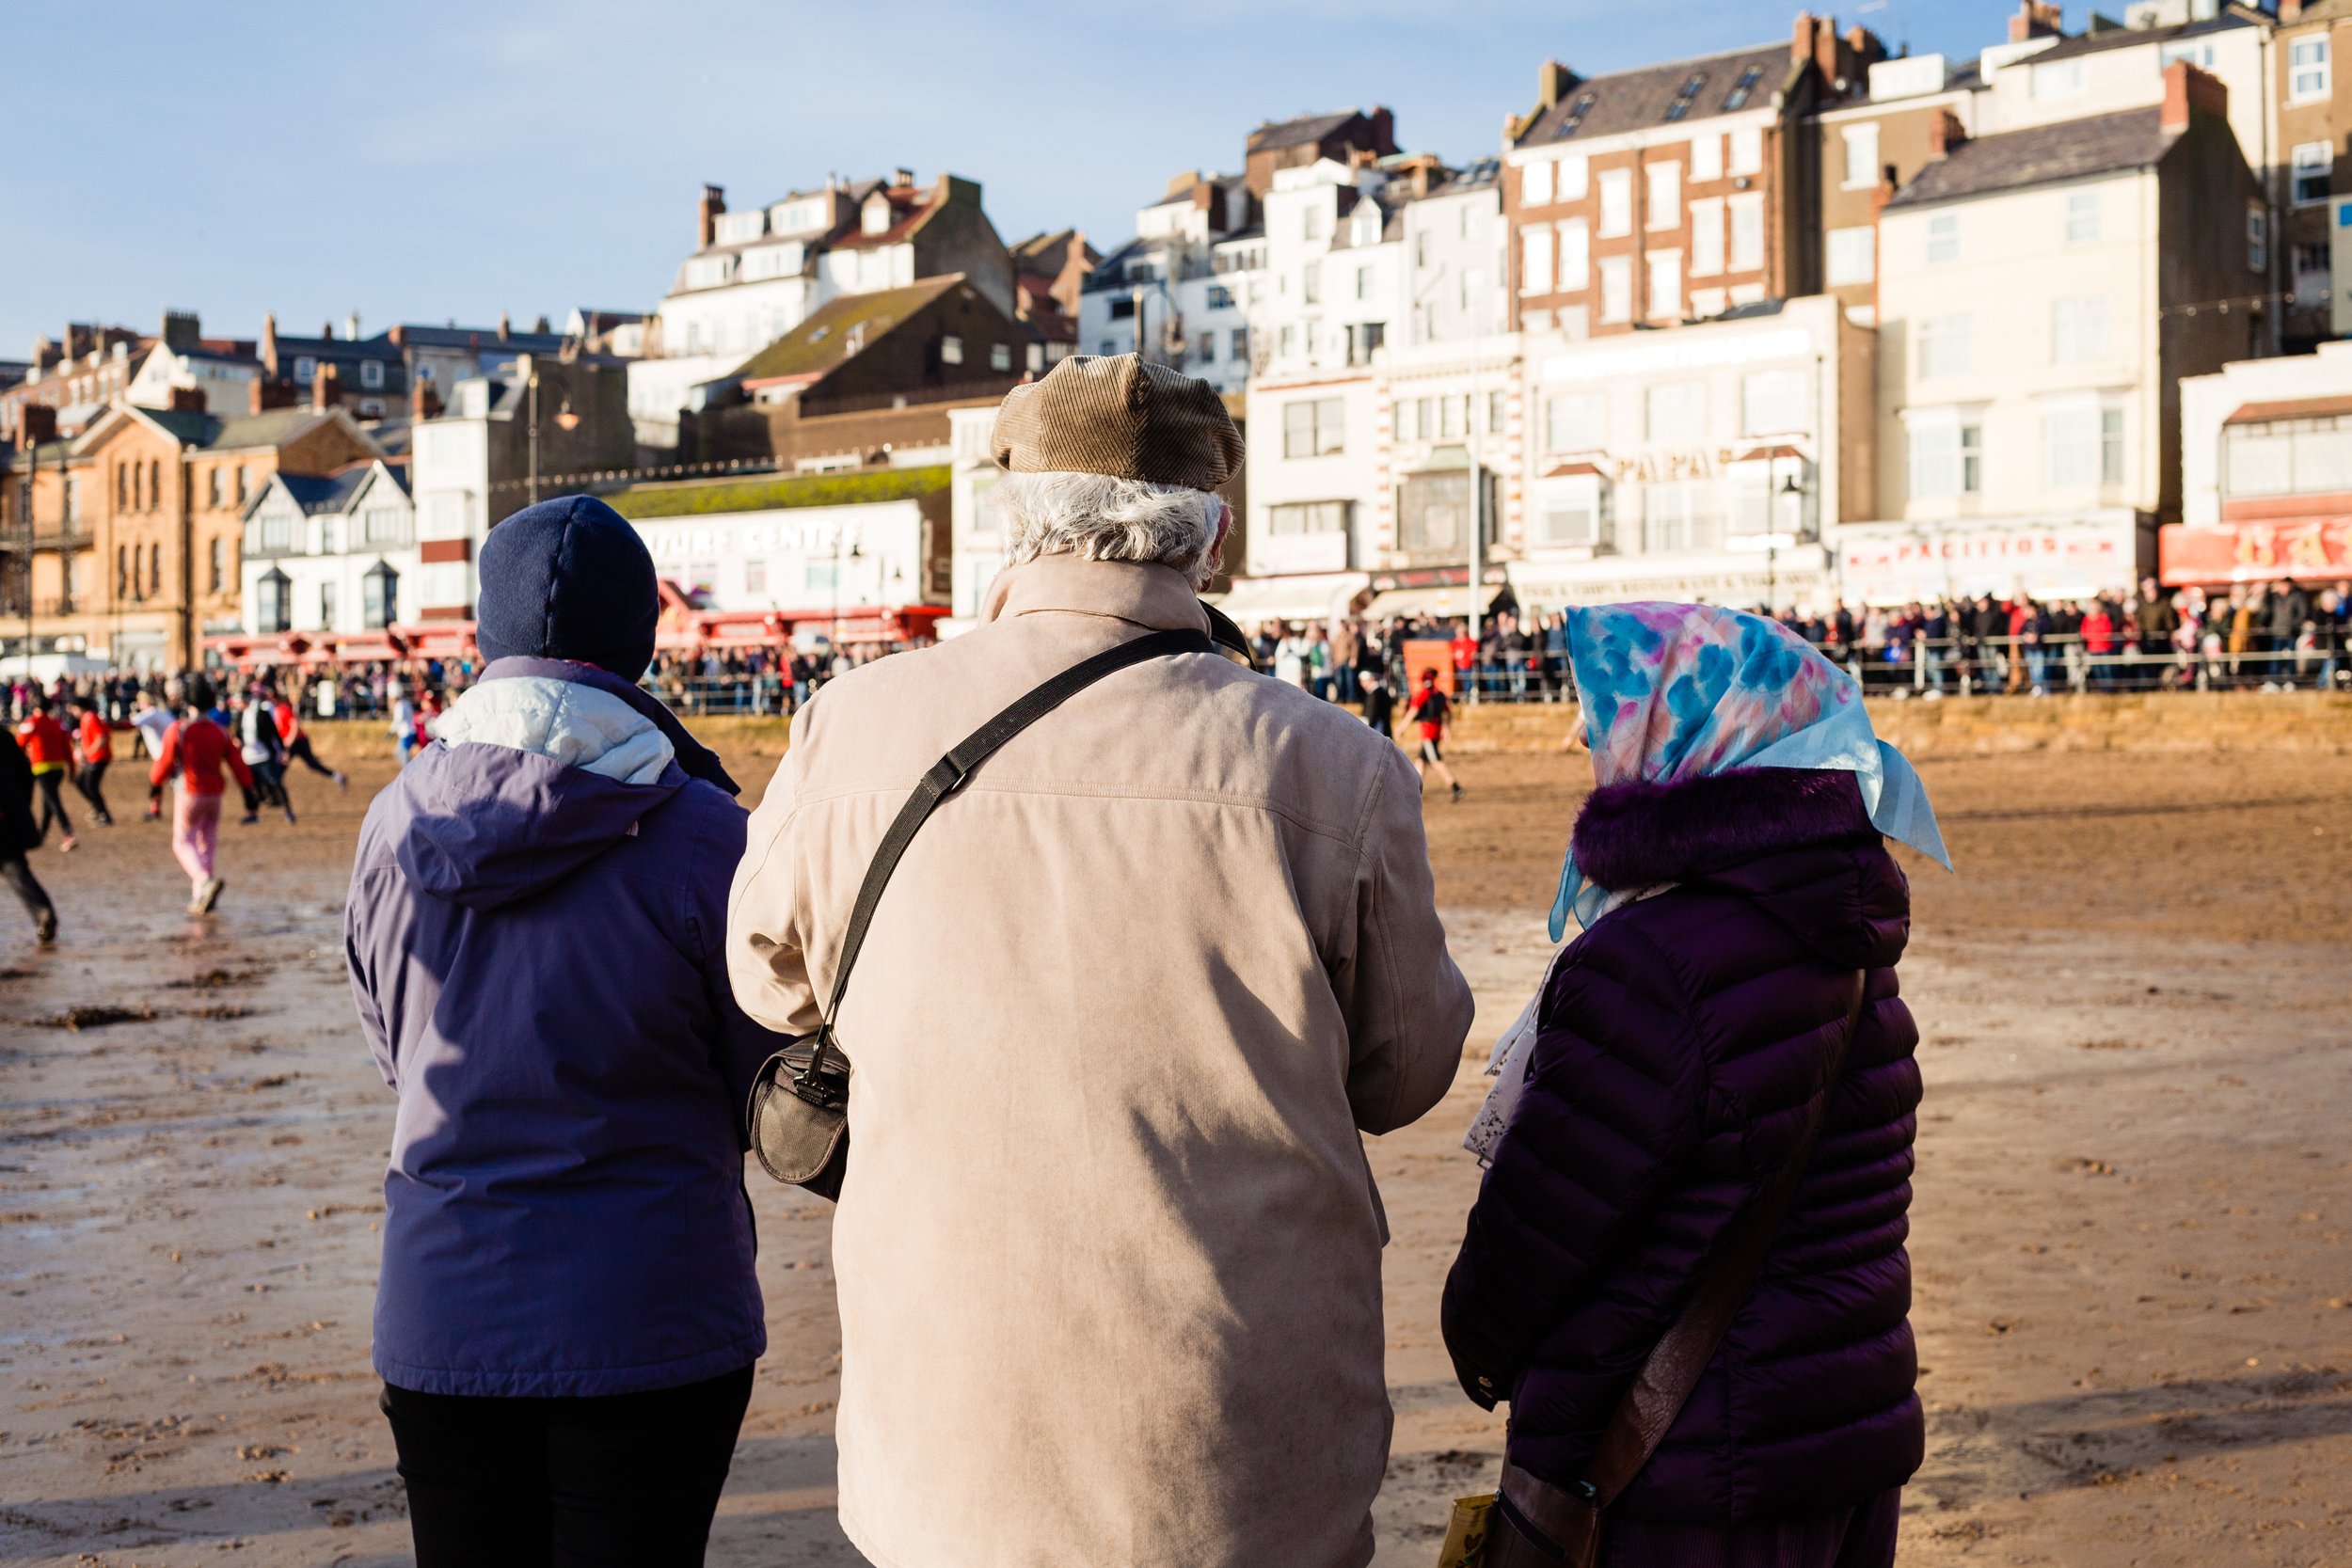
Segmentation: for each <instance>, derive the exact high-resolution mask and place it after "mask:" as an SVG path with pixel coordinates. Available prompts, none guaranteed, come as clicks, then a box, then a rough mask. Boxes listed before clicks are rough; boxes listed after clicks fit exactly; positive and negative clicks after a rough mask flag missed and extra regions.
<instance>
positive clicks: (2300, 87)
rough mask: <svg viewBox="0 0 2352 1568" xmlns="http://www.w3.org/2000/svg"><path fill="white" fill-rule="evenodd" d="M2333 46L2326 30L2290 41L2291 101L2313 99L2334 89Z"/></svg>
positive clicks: (2288, 60)
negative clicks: (2331, 48) (2330, 47)
mask: <svg viewBox="0 0 2352 1568" xmlns="http://www.w3.org/2000/svg"><path fill="white" fill-rule="evenodd" d="M2332 53H2333V51H2332V50H2330V49H2329V47H2328V35H2327V34H2326V33H2312V34H2310V35H2308V36H2306V37H2303V38H2299V39H2296V40H2294V41H2293V42H2291V43H2289V44H2288V45H2287V102H2288V103H2316V102H2318V101H2319V100H2320V99H2323V98H2326V97H2327V96H2328V93H2329V92H2330V91H2331V90H2333V87H2334V77H2333V72H2332V66H2333V62H2332V61H2331V59H2330V58H2329V56H2330V55H2331V54H2332Z"/></svg>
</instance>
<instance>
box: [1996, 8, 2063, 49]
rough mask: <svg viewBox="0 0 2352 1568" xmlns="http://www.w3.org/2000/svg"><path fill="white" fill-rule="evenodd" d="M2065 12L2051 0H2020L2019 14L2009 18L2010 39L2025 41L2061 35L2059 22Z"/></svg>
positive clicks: (2012, 40)
mask: <svg viewBox="0 0 2352 1568" xmlns="http://www.w3.org/2000/svg"><path fill="white" fill-rule="evenodd" d="M2065 14H2066V13H2065V11H2064V10H2063V9H2062V8H2060V7H2059V6H2057V5H2054V4H2050V3H2049V0H2018V6H2017V14H2016V15H2015V16H2012V17H2010V19H2009V41H2010V42H2011V43H2023V42H2025V41H2026V40H2028V39H2046V38H2058V37H2061V36H2063V33H2062V29H2061V28H2060V27H2059V25H2058V24H2059V22H2060V21H2061V20H2062V19H2063V17H2064V16H2065Z"/></svg>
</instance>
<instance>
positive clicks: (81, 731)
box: [73, 697, 115, 828]
mask: <svg viewBox="0 0 2352 1568" xmlns="http://www.w3.org/2000/svg"><path fill="white" fill-rule="evenodd" d="M73 712H74V715H75V718H74V721H73V749H74V751H75V752H77V753H78V755H79V760H80V763H81V767H80V769H79V770H78V771H77V772H76V773H75V774H74V775H73V787H74V788H76V789H78V790H80V791H81V792H82V799H83V800H87V801H88V802H89V809H90V815H91V816H95V817H97V818H98V825H99V826H100V827H102V828H111V827H113V826H114V825H115V814H114V813H113V812H111V811H108V810H107V809H106V769H107V768H109V767H110V766H112V764H113V762H114V760H115V736H114V731H113V730H112V729H110V728H109V727H108V726H107V723H106V720H105V716H104V715H103V714H102V713H100V712H99V711H98V699H97V698H95V697H76V698H74V699H73Z"/></svg>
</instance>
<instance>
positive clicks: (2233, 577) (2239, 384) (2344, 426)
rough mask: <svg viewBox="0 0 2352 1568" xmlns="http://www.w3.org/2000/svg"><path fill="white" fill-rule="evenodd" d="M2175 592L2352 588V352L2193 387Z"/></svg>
mask: <svg viewBox="0 0 2352 1568" xmlns="http://www.w3.org/2000/svg"><path fill="white" fill-rule="evenodd" d="M2159 543H2160V549H2159V555H2160V559H2161V564H2162V575H2163V580H2164V582H2165V584H2166V585H2167V586H2168V587H2188V586H2206V587H2211V586H2215V585H2217V584H2222V583H2251V582H2264V583H2269V582H2280V581H2299V582H2302V583H2305V584H2307V585H2310V586H2311V587H2312V588H2314V589H2316V588H2317V587H2319V586H2320V585H2322V584H2328V585H2333V584H2336V583H2341V582H2344V581H2347V580H2352V342H2335V343H2323V344H2321V345H2320V346H2319V350H2318V352H2317V353H2315V354H2298V355H2293V356H2287V357H2285V358H2279V359H2254V360H2248V361H2245V362H2243V363H2240V364H2233V365H2226V366H2224V367H2222V369H2221V370H2220V372H2218V373H2217V374H2213V375H2195V376H2187V377H2185V378H2183V380H2182V382H2181V522H2180V525H2179V526H2178V527H2170V528H2166V529H2164V530H2163V531H2161V533H2160V535H2159Z"/></svg>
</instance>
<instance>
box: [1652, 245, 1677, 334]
mask: <svg viewBox="0 0 2352 1568" xmlns="http://www.w3.org/2000/svg"><path fill="white" fill-rule="evenodd" d="M1642 262H1643V266H1642V293H1643V295H1644V302H1645V304H1646V305H1647V306H1648V308H1649V319H1650V320H1651V321H1663V322H1678V321H1680V320H1682V317H1683V298H1682V252H1680V251H1679V250H1652V251H1648V252H1645V254H1644V255H1643V257H1642Z"/></svg>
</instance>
